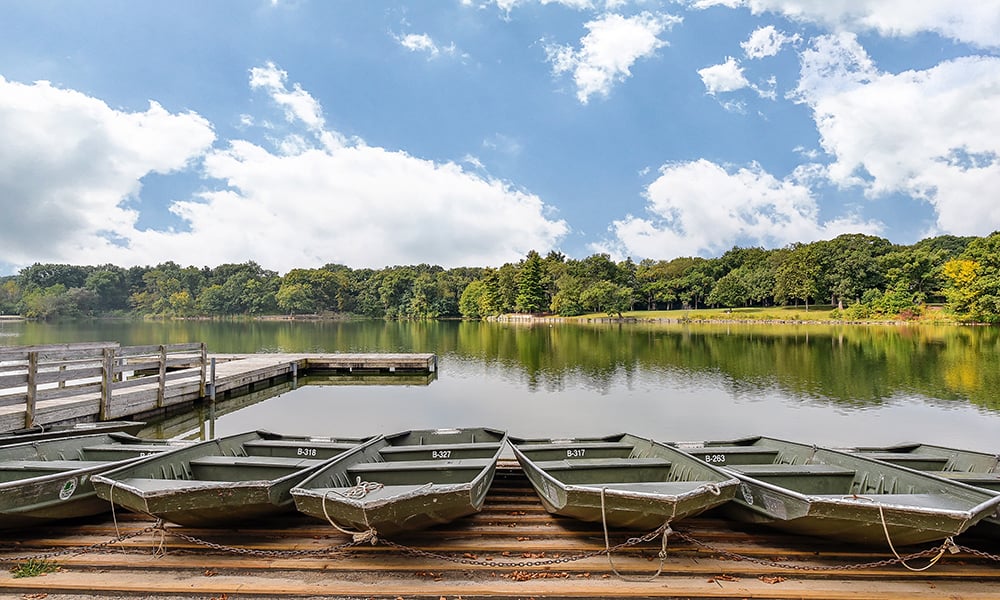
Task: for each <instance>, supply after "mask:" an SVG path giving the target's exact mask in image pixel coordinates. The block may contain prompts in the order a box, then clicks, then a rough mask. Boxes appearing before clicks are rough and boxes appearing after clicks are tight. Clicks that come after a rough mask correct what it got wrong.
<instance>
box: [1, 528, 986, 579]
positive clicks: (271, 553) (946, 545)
mask: <svg viewBox="0 0 1000 600" xmlns="http://www.w3.org/2000/svg"><path fill="white" fill-rule="evenodd" d="M668 527H669V524H666V523H665V524H663V525H662V526H660V527H658V528H657V529H655V530H653V531H651V532H649V533H647V534H645V535H643V536H641V537H633V538H629V539H628V540H626V541H624V542H622V543H620V544H617V545H615V546H612V547H610V548H602V549H600V550H592V551H590V552H582V553H579V554H574V555H571V556H560V557H558V558H549V559H533V560H523V561H495V560H480V559H477V558H468V557H466V556H462V557H459V556H451V555H447V554H440V553H437V552H430V551H427V550H420V549H419V548H412V547H410V546H405V545H403V544H399V543H396V542H392V541H390V540H387V539H384V538H374V539H372V540H364V541H360V542H359V541H353V540H352V541H349V542H346V543H343V544H339V545H337V546H332V547H329V548H322V549H317V550H255V549H252V548H240V547H237V546H229V545H226V544H219V543H216V542H210V541H208V540H203V539H201V538H197V537H195V536H192V535H188V534H186V533H183V532H181V531H178V530H176V529H167V528H165V527H164V525H163V523H162V522H160V523H157V524H155V525H150V526H149V527H146V528H144V529H140V530H137V531H134V532H132V533H128V534H123V535H119V536H117V537H114V538H112V539H110V540H107V541H104V542H98V543H96V544H91V545H90V546H85V547H82V548H66V549H63V550H53V551H50V552H41V553H36V554H31V555H22V556H0V564H3V563H21V562H24V561H27V560H47V559H51V558H56V557H59V556H69V555H73V554H85V553H87V552H97V551H101V550H105V549H107V548H108V547H109V546H111V545H113V544H118V543H121V542H124V541H126V540H130V539H133V538H136V537H139V536H142V535H146V534H149V533H153V532H155V531H161V532H164V533H167V534H169V535H172V536H175V537H178V538H180V539H182V540H185V541H188V542H190V543H192V544H196V545H199V546H204V547H206V548H210V549H213V550H217V551H220V552H228V553H232V554H240V555H244V556H256V557H264V558H291V557H305V556H329V555H331V554H341V553H344V552H345V551H347V550H349V549H351V548H353V547H356V546H360V545H363V544H364V543H366V542H371V543H372V544H375V543H381V544H383V545H385V546H388V547H390V548H393V549H395V550H399V551H400V552H403V553H404V554H409V555H411V556H418V557H422V558H433V559H437V560H444V561H448V562H453V563H458V564H463V565H474V566H483V567H498V568H526V567H538V566H547V565H555V564H565V563H570V562H575V561H578V560H584V559H587V558H594V557H597V556H604V555H606V554H608V553H609V552H617V551H619V550H623V549H625V548H631V547H633V546H637V545H639V544H642V543H645V542H649V541H652V540H653V539H655V538H656V537H657V536H660V535H663V534H665V533H666V534H668V535H670V534H672V535H676V536H677V537H679V538H680V539H682V540H684V541H686V542H688V543H690V544H693V545H695V546H699V547H701V548H704V549H706V550H709V551H711V552H713V553H716V554H719V555H721V556H725V557H726V558H730V559H734V560H740V561H747V562H750V563H753V564H757V565H761V566H765V567H772V568H779V569H788V570H793V571H852V570H861V569H872V568H877V567H886V566H890V565H894V564H899V563H901V562H902V561H906V560H913V559H917V558H927V557H931V556H935V555H938V554H941V553H944V552H946V551H950V552H953V553H954V552H959V551H961V552H966V553H968V554H971V555H973V556H976V557H979V558H985V559H989V560H993V561H996V562H1000V555H997V554H991V553H989V552H984V551H982V550H976V549H975V548H970V547H968V546H962V545H958V544H955V543H954V542H953V541H952V540H951V538H948V539H947V540H945V541H944V542H942V543H941V545H939V546H937V547H934V548H929V549H927V550H922V551H920V552H914V553H912V554H908V555H906V556H903V557H900V558H889V559H885V560H878V561H872V562H866V563H853V564H840V565H796V564H790V563H784V562H778V561H773V560H766V559H761V558H755V557H752V556H746V555H744V554H739V553H737V552H732V551H730V550H725V549H723V548H717V547H715V546H712V545H711V544H707V543H705V542H702V541H700V540H698V539H696V538H694V537H691V536H690V535H688V534H686V533H683V532H681V531H677V530H676V529H671V530H670V531H669V532H668V531H667V529H668Z"/></svg>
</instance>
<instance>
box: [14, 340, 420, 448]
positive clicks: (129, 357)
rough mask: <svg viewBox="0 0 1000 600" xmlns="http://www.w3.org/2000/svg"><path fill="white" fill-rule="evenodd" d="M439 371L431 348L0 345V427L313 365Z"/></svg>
mask: <svg viewBox="0 0 1000 600" xmlns="http://www.w3.org/2000/svg"><path fill="white" fill-rule="evenodd" d="M436 371H437V356H436V355H434V354H342V353H329V354H326V353H324V354H306V353H295V354H279V353H266V354H209V353H208V351H207V348H206V347H205V345H204V344H200V343H195V344H168V345H159V346H120V345H118V344H117V343H114V342H98V343H84V344H58V345H47V346H0V431H12V430H15V429H19V428H22V427H31V426H32V425H48V424H52V423H61V422H73V421H93V420H113V419H125V418H142V417H145V416H149V415H156V414H157V413H163V412H164V411H166V410H167V409H171V408H177V407H183V406H186V405H190V403H192V402H195V401H198V400H201V399H210V398H216V397H220V396H221V397H225V398H228V397H232V396H236V395H240V394H245V393H249V392H252V391H254V389H255V388H257V387H263V386H268V385H273V384H275V383H276V382H278V381H283V380H286V379H288V378H294V377H297V376H300V375H305V374H308V373H315V372H323V373H330V372H336V373H351V374H383V375H386V376H392V375H396V374H399V375H404V374H413V373H425V374H432V373H435V372H436Z"/></svg>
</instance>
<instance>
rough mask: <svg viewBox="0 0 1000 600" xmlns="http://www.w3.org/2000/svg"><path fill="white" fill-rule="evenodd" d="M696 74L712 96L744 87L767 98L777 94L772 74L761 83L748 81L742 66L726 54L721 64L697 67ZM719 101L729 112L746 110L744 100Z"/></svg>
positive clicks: (770, 98) (774, 96)
mask: <svg viewBox="0 0 1000 600" xmlns="http://www.w3.org/2000/svg"><path fill="white" fill-rule="evenodd" d="M698 75H700V76H701V81H702V83H703V84H704V85H705V91H706V92H707V93H708V94H710V95H712V96H716V95H718V94H723V93H728V92H736V91H739V90H742V89H744V88H750V89H752V90H753V91H755V92H757V95H758V96H760V97H761V98H767V99H768V100H774V99H775V98H776V96H777V94H776V93H775V91H774V88H775V87H776V85H777V80H776V79H775V78H774V77H773V76H772V77H770V78H769V79H768V80H767V81H765V82H763V84H762V85H757V84H753V83H750V82H749V81H748V80H747V78H746V76H744V75H743V67H741V66H740V62H739V61H738V60H736V59H735V58H733V57H732V56H727V57H726V62H724V63H722V64H718V65H712V66H711V67H705V68H704V69H699V70H698ZM720 103H721V104H722V107H723V108H725V109H726V110H728V111H729V112H737V113H745V112H746V103H745V102H741V101H734V100H726V101H722V100H720Z"/></svg>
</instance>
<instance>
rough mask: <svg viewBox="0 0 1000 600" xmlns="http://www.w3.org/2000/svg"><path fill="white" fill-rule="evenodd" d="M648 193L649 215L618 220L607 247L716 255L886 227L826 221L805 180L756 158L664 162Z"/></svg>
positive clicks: (635, 252)
mask: <svg viewBox="0 0 1000 600" xmlns="http://www.w3.org/2000/svg"><path fill="white" fill-rule="evenodd" d="M645 196H646V200H647V206H646V208H647V211H648V212H649V213H650V215H651V216H650V218H640V217H635V216H632V215H628V216H627V217H625V218H624V219H622V220H618V221H615V222H614V223H613V225H612V227H611V230H612V232H613V233H614V235H615V239H614V240H612V241H611V242H608V243H607V244H606V245H605V247H606V248H617V249H619V250H620V251H622V253H624V254H627V255H630V256H633V257H643V258H669V257H676V256H688V255H712V256H717V255H719V254H721V253H722V252H725V251H726V250H727V249H729V248H731V247H732V246H733V245H735V244H737V243H740V244H746V243H750V244H761V245H764V246H766V247H779V246H784V245H787V244H789V243H792V242H808V241H813V240H818V239H828V238H831V237H835V236H837V235H839V234H841V233H847V232H864V233H878V232H880V231H881V225H880V224H878V223H874V222H865V221H862V220H861V219H858V218H856V217H853V216H846V217H841V218H838V219H835V220H831V221H826V222H821V221H820V217H819V209H818V207H817V204H816V199H815V198H814V197H813V195H812V193H811V191H810V189H809V188H808V187H805V186H803V185H800V184H798V183H796V182H795V181H793V180H780V179H777V178H775V177H774V176H773V175H771V174H769V173H767V172H765V171H764V170H763V169H762V168H761V167H760V166H759V165H756V164H751V165H749V166H747V167H743V168H739V169H735V170H732V171H730V170H727V169H725V168H723V167H722V166H719V165H717V164H715V163H712V162H710V161H707V160H704V159H702V160H697V161H693V162H684V163H672V164H667V165H664V166H663V167H661V168H660V176H659V177H658V178H657V179H656V180H655V181H653V182H652V183H651V184H650V185H649V187H648V188H647V189H646V192H645Z"/></svg>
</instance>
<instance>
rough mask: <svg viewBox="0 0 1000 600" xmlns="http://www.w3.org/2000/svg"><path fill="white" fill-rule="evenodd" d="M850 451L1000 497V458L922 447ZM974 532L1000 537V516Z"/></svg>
mask: <svg viewBox="0 0 1000 600" xmlns="http://www.w3.org/2000/svg"><path fill="white" fill-rule="evenodd" d="M850 451H851V452H855V453H857V454H858V455H860V456H865V457H867V458H874V459H876V460H884V461H886V462H890V463H893V464H896V465H901V466H904V467H909V468H911V469H916V470H918V471H924V472H926V473H930V474H931V475H936V476H938V477H944V478H945V479H949V480H951V481H960V482H962V483H967V484H969V485H974V486H976V487H979V488H983V489H986V490H990V491H992V492H994V493H996V494H1000V454H990V453H988V452H976V451H973V450H961V449H958V448H948V447H946V446H935V445H933V444H921V443H904V444H896V445H893V446H867V447H859V448H852V449H851V450H850ZM973 531H974V532H976V533H985V534H986V535H988V536H991V537H995V538H996V537H1000V514H996V515H994V516H992V517H987V518H985V519H983V520H982V521H980V522H979V525H978V526H977V527H976V528H974V529H973Z"/></svg>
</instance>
